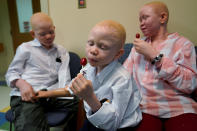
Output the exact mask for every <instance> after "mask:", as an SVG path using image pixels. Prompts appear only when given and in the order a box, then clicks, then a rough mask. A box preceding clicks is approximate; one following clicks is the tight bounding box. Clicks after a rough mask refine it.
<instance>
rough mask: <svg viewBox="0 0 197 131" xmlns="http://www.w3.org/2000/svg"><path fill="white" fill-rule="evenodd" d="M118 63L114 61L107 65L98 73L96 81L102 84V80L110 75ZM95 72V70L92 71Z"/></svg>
mask: <svg viewBox="0 0 197 131" xmlns="http://www.w3.org/2000/svg"><path fill="white" fill-rule="evenodd" d="M117 63H118V61H117V60H115V61H113V62H111V63H110V64H109V65H107V66H106V67H105V68H104V69H103V70H102V71H101V72H99V73H98V74H97V75H96V77H97V78H98V81H99V82H100V83H102V82H103V80H104V79H105V78H106V77H107V76H108V74H110V72H111V71H112V70H113V69H114V67H115V66H116V65H117ZM94 70H96V68H95V69H94Z"/></svg>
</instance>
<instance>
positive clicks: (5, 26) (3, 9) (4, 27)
mask: <svg viewBox="0 0 197 131" xmlns="http://www.w3.org/2000/svg"><path fill="white" fill-rule="evenodd" d="M0 43H3V46H4V51H3V52H0V75H4V73H5V72H6V70H7V68H8V65H9V64H10V61H11V60H12V58H13V55H14V53H13V47H12V38H11V34H10V22H9V15H8V7H7V0H1V1H0Z"/></svg>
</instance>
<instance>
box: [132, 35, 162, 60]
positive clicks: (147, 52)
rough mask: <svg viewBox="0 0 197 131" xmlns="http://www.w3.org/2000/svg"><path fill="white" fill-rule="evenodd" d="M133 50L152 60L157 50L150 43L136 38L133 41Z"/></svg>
mask: <svg viewBox="0 0 197 131" xmlns="http://www.w3.org/2000/svg"><path fill="white" fill-rule="evenodd" d="M133 45H134V47H135V50H136V51H137V52H138V53H139V54H142V55H144V56H145V58H146V59H149V60H152V59H154V58H155V57H156V56H157V55H158V54H159V52H157V50H156V49H155V48H154V47H153V46H152V45H151V44H150V43H147V42H146V41H144V40H141V39H138V38H136V39H135V40H134V42H133Z"/></svg>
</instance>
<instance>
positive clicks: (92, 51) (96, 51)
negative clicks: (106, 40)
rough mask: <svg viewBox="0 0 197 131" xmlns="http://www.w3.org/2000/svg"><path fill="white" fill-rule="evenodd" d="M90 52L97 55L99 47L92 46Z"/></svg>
mask: <svg viewBox="0 0 197 131" xmlns="http://www.w3.org/2000/svg"><path fill="white" fill-rule="evenodd" d="M90 53H91V54H92V55H97V54H98V50H97V48H96V47H92V48H91V49H90Z"/></svg>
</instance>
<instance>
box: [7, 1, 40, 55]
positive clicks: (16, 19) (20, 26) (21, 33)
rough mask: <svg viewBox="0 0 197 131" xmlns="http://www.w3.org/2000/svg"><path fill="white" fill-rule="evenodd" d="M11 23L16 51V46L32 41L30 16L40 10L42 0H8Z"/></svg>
mask: <svg viewBox="0 0 197 131" xmlns="http://www.w3.org/2000/svg"><path fill="white" fill-rule="evenodd" d="M7 2H8V11H9V18H10V24H11V31H10V33H11V35H12V40H13V48H14V52H15V51H16V48H17V47H18V46H19V45H20V44H21V43H22V42H26V41H30V40H32V39H33V38H32V37H31V35H30V33H29V31H30V30H31V25H30V22H29V20H30V17H31V16H32V14H33V13H35V12H40V11H41V10H40V0H7Z"/></svg>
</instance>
